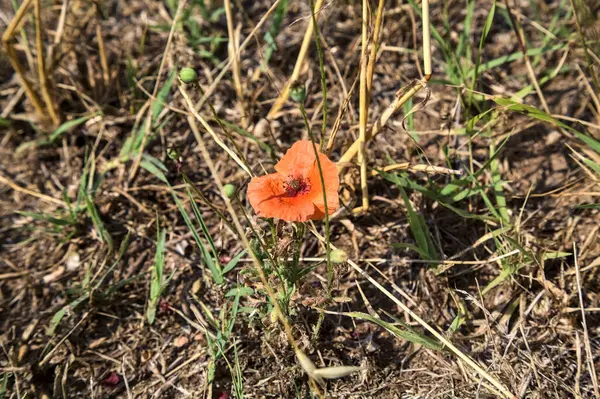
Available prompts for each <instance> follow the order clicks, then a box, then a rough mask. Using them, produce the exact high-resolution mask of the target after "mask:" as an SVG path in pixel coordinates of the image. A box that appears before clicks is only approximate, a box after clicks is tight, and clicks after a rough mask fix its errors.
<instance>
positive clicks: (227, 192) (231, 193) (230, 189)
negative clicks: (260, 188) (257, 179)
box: [223, 184, 236, 199]
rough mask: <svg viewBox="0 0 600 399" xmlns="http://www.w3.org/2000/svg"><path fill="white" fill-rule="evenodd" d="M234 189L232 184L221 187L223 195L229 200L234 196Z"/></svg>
mask: <svg viewBox="0 0 600 399" xmlns="http://www.w3.org/2000/svg"><path fill="white" fill-rule="evenodd" d="M235 192H236V188H235V186H234V185H233V184H226V185H224V186H223V193H224V194H225V195H226V196H227V198H229V199H231V198H233V197H234V196H235Z"/></svg>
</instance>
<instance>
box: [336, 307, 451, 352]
mask: <svg viewBox="0 0 600 399" xmlns="http://www.w3.org/2000/svg"><path fill="white" fill-rule="evenodd" d="M386 313H387V312H386ZM340 314H341V315H343V316H348V317H352V318H353V319H362V320H367V321H370V322H372V323H375V324H377V325H378V326H380V327H382V328H385V329H386V330H388V331H389V332H390V333H392V334H393V335H394V336H395V337H396V338H400V339H403V340H405V341H408V342H412V343H414V344H418V345H423V346H425V347H426V348H429V349H433V350H441V349H442V345H441V344H439V343H438V342H437V341H435V340H433V339H431V338H429V337H426V336H424V335H422V334H419V333H418V332H416V331H415V330H413V329H412V328H410V327H409V326H408V325H406V324H404V323H401V325H402V327H403V329H401V328H399V327H397V326H395V325H394V324H392V323H388V322H386V321H383V320H381V319H379V318H376V317H373V316H371V315H370V314H368V313H363V312H342V313H340ZM388 316H389V315H388ZM395 321H398V320H395Z"/></svg>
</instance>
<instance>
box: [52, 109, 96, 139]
mask: <svg viewBox="0 0 600 399" xmlns="http://www.w3.org/2000/svg"><path fill="white" fill-rule="evenodd" d="M96 115H98V113H97V112H95V113H92V114H89V115H85V116H82V117H80V118H76V119H72V120H70V121H67V122H65V123H63V124H62V125H60V126H59V127H58V128H57V129H56V130H55V131H54V132H52V134H51V135H50V137H49V138H48V142H49V143H53V142H55V141H56V140H58V139H59V138H60V137H61V136H62V135H63V134H64V133H66V132H68V131H69V130H71V129H73V128H74V127H76V126H79V125H81V124H82V123H85V122H87V121H88V120H90V119H91V118H93V117H95V116H96Z"/></svg>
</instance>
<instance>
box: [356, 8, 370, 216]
mask: <svg viewBox="0 0 600 399" xmlns="http://www.w3.org/2000/svg"><path fill="white" fill-rule="evenodd" d="M368 29H369V4H368V1H367V0H363V2H362V37H361V39H362V43H361V49H360V89H359V90H360V91H359V107H360V108H359V137H358V141H357V142H358V163H359V165H360V189H361V192H362V210H363V211H366V210H367V209H369V185H368V184H367V180H368V174H367V148H366V144H367V119H368V117H369V92H368V89H367V79H368V78H367V46H368V35H367V34H368V32H367V31H368Z"/></svg>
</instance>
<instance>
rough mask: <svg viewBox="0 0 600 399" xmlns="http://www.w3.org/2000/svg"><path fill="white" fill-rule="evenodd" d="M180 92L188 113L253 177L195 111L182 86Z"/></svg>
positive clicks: (189, 118)
mask: <svg viewBox="0 0 600 399" xmlns="http://www.w3.org/2000/svg"><path fill="white" fill-rule="evenodd" d="M179 92H180V93H181V95H182V96H183V99H184V102H185V106H186V108H187V109H188V111H189V112H191V114H192V115H193V116H194V118H196V119H197V120H198V122H200V123H201V124H202V126H204V129H206V131H207V132H208V134H210V135H211V137H212V138H213V140H214V141H215V142H216V143H217V144H218V145H219V146H220V147H221V148H222V149H223V150H225V152H227V154H229V156H230V157H231V158H232V159H233V160H234V161H235V162H236V163H237V164H238V165H239V167H240V168H242V170H243V171H244V172H246V173H247V174H248V176H250V177H253V174H252V172H251V171H250V169H248V167H247V166H246V164H245V163H244V162H243V161H242V160H241V159H240V157H238V156H237V154H236V153H235V152H233V151H232V150H231V149H230V148H229V147H227V144H225V143H224V142H223V140H221V139H220V138H219V136H217V134H216V133H215V131H214V130H213V129H212V127H210V125H209V124H208V123H207V122H206V120H205V119H204V118H203V117H202V116H201V115H200V114H199V113H198V112H197V111H196V110H195V109H194V104H193V103H192V100H190V96H189V95H188V93H187V91H186V90H185V89H184V88H183V87H182V86H179ZM190 120H191V117H189V116H188V121H190ZM191 121H192V122H193V120H191ZM196 139H198V137H196Z"/></svg>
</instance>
